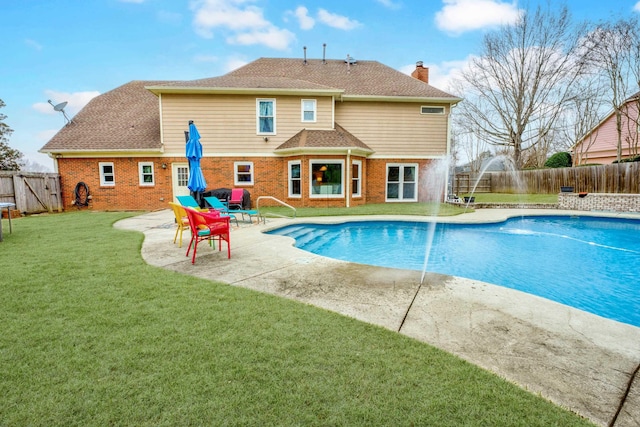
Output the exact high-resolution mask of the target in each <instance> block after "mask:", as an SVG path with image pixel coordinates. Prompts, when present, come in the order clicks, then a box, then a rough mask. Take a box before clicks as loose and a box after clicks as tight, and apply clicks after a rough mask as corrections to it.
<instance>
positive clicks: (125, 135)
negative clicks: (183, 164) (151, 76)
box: [40, 80, 168, 153]
mask: <svg viewBox="0 0 640 427" xmlns="http://www.w3.org/2000/svg"><path fill="white" fill-rule="evenodd" d="M165 83H168V82H167V81H142V80H135V81H132V82H129V83H127V84H124V85H122V86H120V87H117V88H115V89H113V90H111V91H109V92H106V93H103V94H102V95H99V96H97V97H95V98H93V99H92V100H91V101H89V103H88V104H87V105H86V106H85V107H84V108H83V109H82V110H81V111H80V112H79V113H78V114H76V115H75V116H74V117H73V121H72V123H69V124H68V125H66V126H65V127H63V128H62V129H61V130H60V131H59V132H58V133H57V134H56V135H55V136H54V137H53V138H51V140H49V142H47V143H46V144H45V145H44V147H42V148H41V149H40V151H41V152H43V153H47V152H57V153H59V152H65V151H157V152H160V150H161V147H162V144H161V141H160V113H159V111H158V97H156V96H155V95H154V94H153V93H151V92H149V91H148V90H146V89H145V86H148V85H157V84H165Z"/></svg>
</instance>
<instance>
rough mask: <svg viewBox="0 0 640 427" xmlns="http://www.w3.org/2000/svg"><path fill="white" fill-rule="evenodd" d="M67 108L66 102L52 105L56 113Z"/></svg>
mask: <svg viewBox="0 0 640 427" xmlns="http://www.w3.org/2000/svg"><path fill="white" fill-rule="evenodd" d="M66 106H67V101H64V102H61V103H60V104H57V105H54V106H53V109H54V110H56V111H64V107H66Z"/></svg>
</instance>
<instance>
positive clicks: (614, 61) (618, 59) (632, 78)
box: [586, 17, 640, 161]
mask: <svg viewBox="0 0 640 427" xmlns="http://www.w3.org/2000/svg"><path fill="white" fill-rule="evenodd" d="M639 35H640V31H639V30H638V19H637V18H636V17H631V18H628V19H619V20H618V21H615V22H602V23H600V24H598V25H597V26H596V28H595V30H594V31H591V32H590V33H589V35H588V36H587V38H586V41H587V49H588V50H589V52H590V55H589V57H590V61H591V64H592V65H593V66H594V67H596V68H598V69H599V70H600V72H601V74H602V75H603V76H604V77H605V80H606V81H607V83H608V89H609V90H608V92H609V93H608V100H609V102H610V105H611V108H613V113H614V115H615V120H616V131H617V159H618V161H620V159H621V158H622V147H623V117H624V115H625V108H626V107H625V104H626V102H625V101H627V98H628V97H629V96H630V95H631V94H632V93H634V92H637V90H638V87H639V86H640V39H639ZM637 120H638V118H637V115H636V117H633V118H632V121H634V122H636V123H637Z"/></svg>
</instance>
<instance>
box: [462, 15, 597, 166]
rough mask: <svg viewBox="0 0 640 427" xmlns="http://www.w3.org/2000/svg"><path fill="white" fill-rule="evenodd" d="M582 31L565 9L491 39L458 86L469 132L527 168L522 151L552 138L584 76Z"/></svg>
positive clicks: (534, 18) (522, 22)
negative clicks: (510, 155)
mask: <svg viewBox="0 0 640 427" xmlns="http://www.w3.org/2000/svg"><path fill="white" fill-rule="evenodd" d="M583 31H584V30H583V29H582V28H578V27H576V26H574V25H573V24H572V22H571V19H570V16H569V12H568V10H567V8H566V7H562V8H561V9H560V10H559V11H557V12H554V11H551V10H550V9H542V8H541V7H538V8H537V9H536V10H535V12H529V11H527V12H526V13H524V14H523V15H522V16H521V17H520V19H519V20H518V22H516V23H515V24H514V25H512V26H504V27H502V28H500V29H499V30H496V31H494V32H492V33H489V34H487V35H486V36H485V37H484V39H483V42H482V54H481V55H480V56H479V57H477V58H475V59H474V60H472V61H471V63H470V65H469V67H468V69H466V70H465V71H464V72H463V73H462V74H461V77H460V78H459V80H458V81H457V82H456V86H454V87H456V88H458V90H459V91H461V93H463V94H464V97H465V101H464V102H462V103H461V104H460V106H459V113H460V114H461V115H462V116H463V120H462V122H463V123H465V125H466V126H467V127H468V129H469V131H477V132H478V133H479V135H478V137H479V138H480V139H482V140H485V141H487V142H488V143H490V144H493V145H496V146H500V147H504V148H507V149H508V150H509V151H510V152H511V154H512V156H513V160H514V162H515V164H516V166H517V167H522V165H523V157H522V154H523V151H525V150H532V149H533V148H534V147H535V146H536V145H537V144H539V143H540V141H544V140H545V139H546V138H547V135H548V134H549V132H550V131H551V130H552V129H553V126H554V125H555V124H556V121H557V120H558V117H559V116H560V114H561V111H562V109H563V107H564V105H565V104H566V103H567V102H568V100H569V99H570V96H571V87H572V85H573V84H574V83H575V81H576V80H577V79H578V78H579V77H580V76H581V75H582V73H583V71H584V68H585V61H584V60H583V58H582V54H581V53H582V52H583V50H581V49H580V41H581V36H582V34H583Z"/></svg>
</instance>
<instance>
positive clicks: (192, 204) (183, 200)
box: [176, 196, 244, 227]
mask: <svg viewBox="0 0 640 427" xmlns="http://www.w3.org/2000/svg"><path fill="white" fill-rule="evenodd" d="M176 199H178V201H179V202H180V204H181V205H182V206H184V207H186V208H192V209H195V210H197V211H200V212H207V211H208V210H209V208H201V207H200V205H198V202H197V201H196V199H194V198H193V196H176ZM210 205H211V204H210ZM212 208H213V209H215V210H217V211H220V212H222V213H223V215H222V216H228V217H230V218H231V219H232V220H234V221H235V222H236V227H238V226H239V224H238V218H236V216H235V215H234V214H232V213H229V212H228V211H227V210H226V209H218V208H216V207H214V206H212ZM242 219H244V216H243V217H242Z"/></svg>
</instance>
